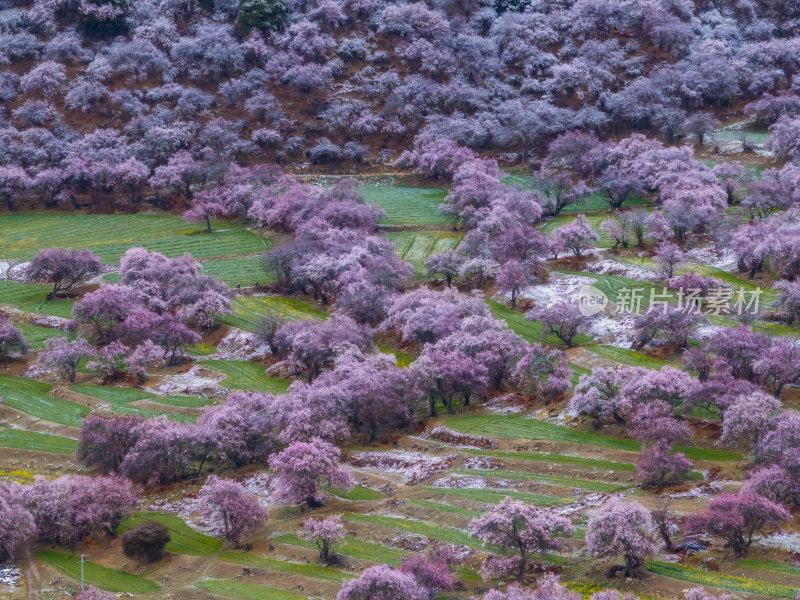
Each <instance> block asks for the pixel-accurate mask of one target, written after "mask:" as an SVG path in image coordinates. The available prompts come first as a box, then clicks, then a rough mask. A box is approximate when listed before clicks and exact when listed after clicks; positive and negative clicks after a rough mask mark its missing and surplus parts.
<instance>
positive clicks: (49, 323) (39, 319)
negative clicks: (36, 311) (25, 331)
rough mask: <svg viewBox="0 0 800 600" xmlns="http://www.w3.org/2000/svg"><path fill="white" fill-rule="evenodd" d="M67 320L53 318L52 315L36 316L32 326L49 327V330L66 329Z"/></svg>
mask: <svg viewBox="0 0 800 600" xmlns="http://www.w3.org/2000/svg"><path fill="white" fill-rule="evenodd" d="M67 323H69V319H64V318H62V317H54V316H52V315H36V316H35V317H34V318H33V324H34V325H36V326H38V327H50V328H51V329H66V327H67Z"/></svg>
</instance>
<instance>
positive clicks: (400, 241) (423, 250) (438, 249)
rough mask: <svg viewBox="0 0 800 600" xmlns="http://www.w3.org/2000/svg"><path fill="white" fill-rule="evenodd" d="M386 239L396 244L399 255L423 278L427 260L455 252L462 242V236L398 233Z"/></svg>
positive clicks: (391, 234)
mask: <svg viewBox="0 0 800 600" xmlns="http://www.w3.org/2000/svg"><path fill="white" fill-rule="evenodd" d="M386 237H388V238H389V239H390V240H391V241H392V242H394V245H395V252H396V253H397V255H398V256H399V257H400V258H402V259H403V260H405V261H406V262H408V263H409V264H411V266H412V267H414V274H415V275H416V276H417V277H422V276H423V275H424V274H425V260H426V259H427V258H428V257H429V256H431V255H432V254H441V253H442V252H446V251H447V250H454V249H455V248H456V247H458V244H459V243H460V242H461V238H462V235H461V234H456V233H414V232H409V231H396V232H390V233H388V234H387V236H386Z"/></svg>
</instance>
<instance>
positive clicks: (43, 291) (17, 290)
mask: <svg viewBox="0 0 800 600" xmlns="http://www.w3.org/2000/svg"><path fill="white" fill-rule="evenodd" d="M0 218H2V217H0ZM49 291H50V288H48V287H44V286H41V285H34V284H33V283H20V282H18V281H8V280H0V304H20V303H22V302H29V301H32V300H42V299H44V297H45V296H47V292H49Z"/></svg>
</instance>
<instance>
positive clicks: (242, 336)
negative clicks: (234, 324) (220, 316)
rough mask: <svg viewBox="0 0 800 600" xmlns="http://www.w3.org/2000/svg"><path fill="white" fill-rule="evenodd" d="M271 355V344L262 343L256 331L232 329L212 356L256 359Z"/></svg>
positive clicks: (222, 358) (223, 358) (227, 358)
mask: <svg viewBox="0 0 800 600" xmlns="http://www.w3.org/2000/svg"><path fill="white" fill-rule="evenodd" d="M269 355H270V351H269V346H267V345H266V344H260V343H259V342H258V340H257V338H256V335H255V334H254V333H250V332H248V331H242V330H241V329H232V330H231V331H230V332H229V333H228V335H226V336H225V337H224V338H222V341H221V342H220V343H219V344H218V345H217V351H216V352H215V353H214V355H213V356H212V358H217V359H221V360H254V359H257V358H264V357H266V356H269Z"/></svg>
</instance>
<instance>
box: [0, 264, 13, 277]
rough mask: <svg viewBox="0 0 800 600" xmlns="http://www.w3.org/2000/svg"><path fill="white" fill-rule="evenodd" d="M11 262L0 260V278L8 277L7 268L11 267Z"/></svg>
mask: <svg viewBox="0 0 800 600" xmlns="http://www.w3.org/2000/svg"><path fill="white" fill-rule="evenodd" d="M12 264H13V263H10V262H7V261H5V260H0V279H7V278H8V270H9V269H10V268H11V266H12Z"/></svg>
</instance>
